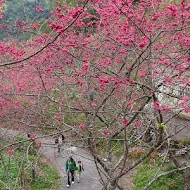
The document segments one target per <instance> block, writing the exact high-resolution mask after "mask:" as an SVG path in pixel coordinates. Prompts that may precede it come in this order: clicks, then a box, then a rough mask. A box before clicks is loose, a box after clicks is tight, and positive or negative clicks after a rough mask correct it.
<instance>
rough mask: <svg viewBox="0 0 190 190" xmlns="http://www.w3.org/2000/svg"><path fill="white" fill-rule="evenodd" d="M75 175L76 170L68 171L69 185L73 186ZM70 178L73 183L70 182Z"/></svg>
mask: <svg viewBox="0 0 190 190" xmlns="http://www.w3.org/2000/svg"><path fill="white" fill-rule="evenodd" d="M74 173H75V171H74V170H71V171H68V173H67V177H68V185H71V181H74V180H75V179H74ZM70 178H71V181H70Z"/></svg>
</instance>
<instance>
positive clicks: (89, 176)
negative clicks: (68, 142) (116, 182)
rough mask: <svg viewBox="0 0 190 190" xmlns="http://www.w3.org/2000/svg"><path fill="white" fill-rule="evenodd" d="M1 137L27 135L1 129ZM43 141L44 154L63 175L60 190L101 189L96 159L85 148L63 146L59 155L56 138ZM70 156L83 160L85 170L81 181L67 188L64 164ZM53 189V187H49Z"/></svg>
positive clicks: (11, 137)
mask: <svg viewBox="0 0 190 190" xmlns="http://www.w3.org/2000/svg"><path fill="white" fill-rule="evenodd" d="M0 135H1V137H3V138H4V137H6V138H8V139H14V137H16V136H18V135H19V136H26V134H25V133H24V132H19V131H14V130H11V129H9V130H7V129H2V128H1V129H0ZM40 141H41V142H42V147H43V148H42V149H41V152H42V154H43V155H44V156H45V157H46V158H47V159H49V160H50V162H51V163H52V164H53V165H54V166H55V167H56V169H57V170H58V172H59V173H60V176H61V187H60V190H65V189H72V190H101V189H102V185H101V184H100V181H99V180H100V177H99V175H98V172H97V169H96V166H95V163H94V160H93V158H92V156H91V155H90V154H89V153H88V152H86V151H85V150H83V149H79V148H76V147H62V150H61V152H60V153H59V154H58V155H57V150H56V149H55V145H54V140H53V139H51V138H49V139H41V140H40ZM69 156H73V158H74V159H75V160H76V161H78V160H81V161H82V162H83V165H84V170H85V171H84V172H83V173H82V176H81V182H80V183H75V184H72V185H71V187H70V188H67V187H66V185H67V175H66V173H65V170H64V165H65V162H66V159H67V158H68V157H69ZM49 190H53V189H49Z"/></svg>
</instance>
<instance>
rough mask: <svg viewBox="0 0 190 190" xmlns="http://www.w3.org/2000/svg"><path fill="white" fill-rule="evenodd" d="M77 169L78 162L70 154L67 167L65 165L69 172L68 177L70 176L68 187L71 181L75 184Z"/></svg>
mask: <svg viewBox="0 0 190 190" xmlns="http://www.w3.org/2000/svg"><path fill="white" fill-rule="evenodd" d="M76 169H77V167H76V162H75V160H74V159H73V158H72V156H70V157H69V159H68V160H67V161H66V167H65V170H66V172H67V178H68V184H67V187H70V185H71V183H72V184H74V174H75V170H76ZM70 178H71V181H70Z"/></svg>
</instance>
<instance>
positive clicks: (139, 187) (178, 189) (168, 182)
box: [134, 159, 183, 190]
mask: <svg viewBox="0 0 190 190" xmlns="http://www.w3.org/2000/svg"><path fill="white" fill-rule="evenodd" d="M160 163H161V162H160V159H157V165H155V166H152V165H150V164H149V163H148V161H146V163H143V164H142V165H141V166H139V167H138V168H137V171H136V174H135V178H134V186H135V187H134V190H143V188H144V187H145V186H146V185H147V184H148V182H149V181H150V180H152V178H153V177H154V175H155V174H156V172H157V171H158V168H159V166H158V165H159V164H160ZM174 168H175V167H174V166H172V165H170V166H168V167H163V168H161V171H160V172H159V174H160V173H163V172H166V171H169V170H173V169H174ZM150 190H183V179H182V176H181V174H179V173H173V174H169V175H166V176H164V177H162V178H160V179H159V180H157V181H156V182H155V183H153V185H152V186H151V187H150Z"/></svg>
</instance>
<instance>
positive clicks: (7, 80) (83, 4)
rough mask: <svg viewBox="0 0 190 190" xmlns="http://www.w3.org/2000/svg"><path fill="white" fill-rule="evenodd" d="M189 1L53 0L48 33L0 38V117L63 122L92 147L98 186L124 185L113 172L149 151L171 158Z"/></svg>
mask: <svg viewBox="0 0 190 190" xmlns="http://www.w3.org/2000/svg"><path fill="white" fill-rule="evenodd" d="M2 3H4V2H3V1H2ZM35 10H36V11H37V12H43V7H39V6H36V7H35ZM189 10H190V4H189V2H188V1H186V0H181V1H175V0H174V1H172V2H169V1H166V0H147V1H141V0H140V1H133V0H107V1H100V0H86V1H83V0H80V1H78V3H77V4H76V5H74V6H71V5H70V4H67V3H64V2H63V1H59V0H58V1H57V4H56V7H55V9H54V10H53V11H52V12H51V18H49V19H48V21H47V23H48V27H49V32H42V33H40V35H36V36H35V37H33V38H32V39H30V40H28V41H24V42H19V41H18V40H16V39H15V40H12V41H8V42H7V41H5V40H3V41H1V42H0V54H1V63H0V68H1V70H0V77H1V88H0V107H1V111H0V117H1V125H2V126H3V125H7V121H9V122H10V123H12V124H13V125H14V126H15V127H17V128H19V127H22V126H24V129H25V130H32V129H35V130H39V131H41V132H42V133H43V132H44V129H45V130H46V129H47V128H48V129H51V130H52V133H56V132H57V129H59V130H67V129H69V132H68V133H66V134H65V135H66V142H68V143H70V144H72V145H75V146H79V147H83V148H86V149H87V150H89V151H90V153H91V154H92V155H93V157H94V159H95V162H96V163H97V169H98V171H99V174H100V176H101V179H102V185H103V188H104V189H110V190H111V189H116V188H119V189H123V187H122V185H121V184H120V183H119V181H120V179H121V177H122V176H124V175H125V174H127V173H128V172H130V171H131V170H132V169H134V168H135V167H137V166H138V165H139V164H141V163H142V162H143V161H144V160H145V159H147V158H149V157H151V155H152V154H153V153H154V152H161V151H163V150H167V151H164V154H165V157H167V156H168V157H169V156H170V158H171V157H173V156H174V155H175V153H176V152H174V153H173V152H171V151H170V149H171V148H172V140H171V139H173V138H174V136H176V135H177V134H178V133H180V132H181V131H182V130H186V128H187V126H188V124H187V123H185V122H177V121H178V120H176V119H175V118H176V117H178V116H179V115H181V114H182V115H183V114H188V113H189V112H190V107H189V86H190V78H189V68H190V65H189V63H190V33H189V31H190V30H189V24H190V11H189ZM2 16H3V14H2ZM2 16H1V17H2ZM40 27H41V25H40V23H37V24H36V23H32V24H31V25H30V26H27V27H25V26H23V31H24V32H26V33H27V32H31V31H32V30H34V29H35V30H36V29H40ZM100 149H101V150H102V151H103V152H104V153H102V154H101V153H100V152H101V151H100ZM118 149H119V150H120V153H119V154H116V151H117V150H118ZM139 150H141V151H140V152H142V156H140V158H139V159H137V160H136V161H135V162H133V163H132V162H131V156H132V155H133V153H134V152H138V151H139ZM152 161H154V156H153V157H152ZM174 162H175V161H174ZM187 164H189V163H187ZM176 167H179V168H178V170H179V171H182V173H183V171H184V170H183V169H182V168H180V166H177V163H176ZM187 168H189V165H187V167H186V168H185V169H187ZM104 171H105V172H106V174H105V173H104ZM174 172H175V171H174ZM183 174H184V173H183ZM186 177H187V175H186ZM157 178H159V177H157V176H156V177H155V179H157ZM184 179H185V178H184ZM188 183H189V176H188V180H187V181H185V187H184V189H188V188H189V187H188ZM150 184H152V183H150Z"/></svg>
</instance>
